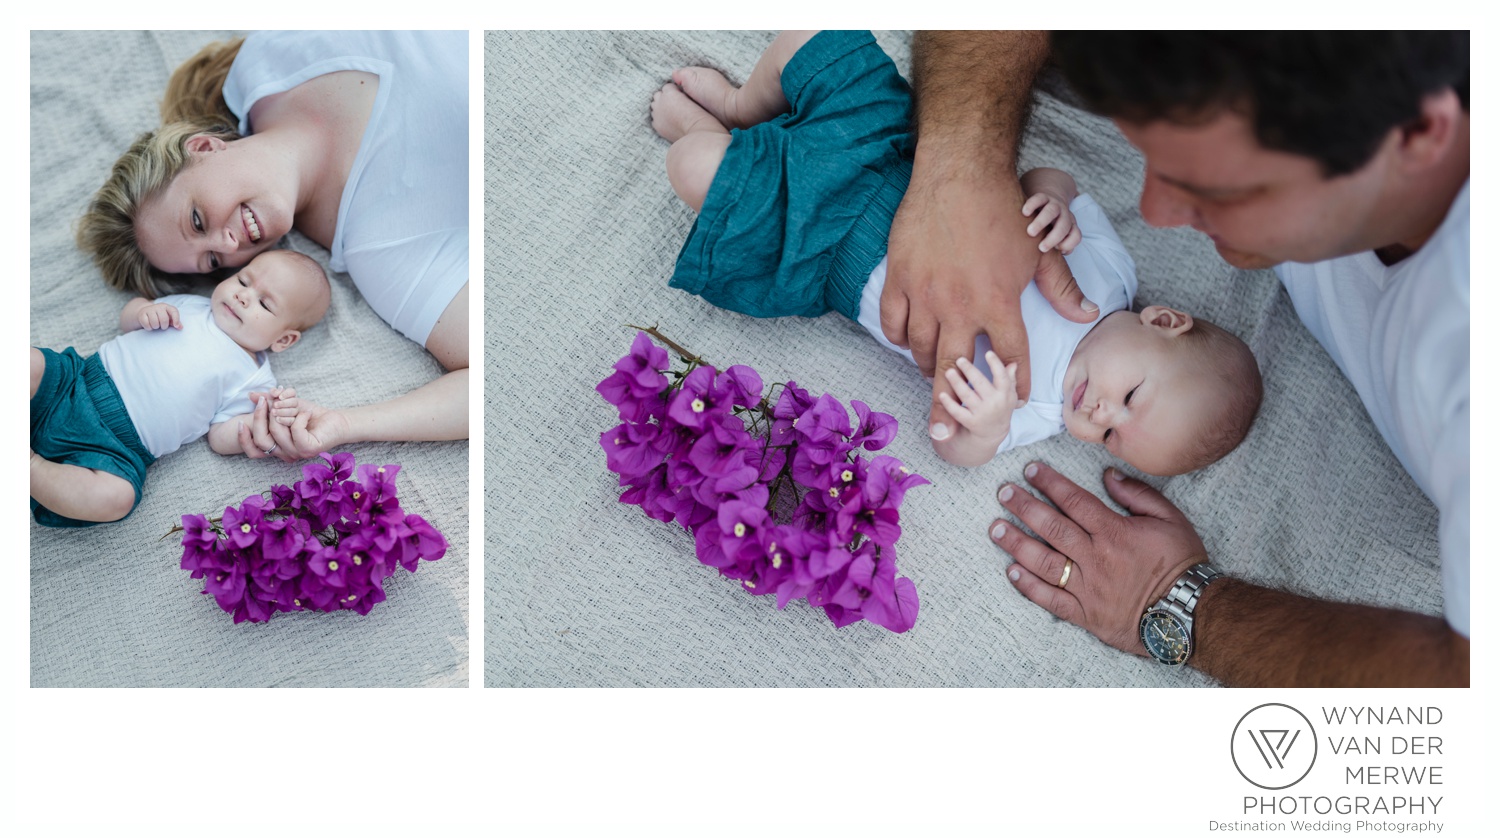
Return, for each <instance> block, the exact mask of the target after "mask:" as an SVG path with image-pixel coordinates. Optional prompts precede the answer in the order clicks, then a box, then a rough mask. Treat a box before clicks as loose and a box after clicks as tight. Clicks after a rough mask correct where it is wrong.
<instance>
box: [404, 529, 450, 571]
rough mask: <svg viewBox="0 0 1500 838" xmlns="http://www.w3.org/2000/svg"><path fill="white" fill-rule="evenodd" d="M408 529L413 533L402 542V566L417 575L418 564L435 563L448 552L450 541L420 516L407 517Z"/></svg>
mask: <svg viewBox="0 0 1500 838" xmlns="http://www.w3.org/2000/svg"><path fill="white" fill-rule="evenodd" d="M406 528H407V529H408V530H409V531H410V532H411V534H410V535H408V536H407V537H406V538H405V539H403V540H402V542H401V544H402V547H403V549H402V552H401V557H400V559H399V561H400V563H401V566H402V567H404V568H406V569H407V570H409V571H411V572H413V573H415V572H416V570H417V562H419V561H423V562H435V561H437V560H438V559H441V558H442V557H443V555H444V554H445V553H447V552H448V539H446V538H443V534H442V533H440V532H438V531H437V529H436V528H435V527H433V526H432V525H431V524H429V523H427V519H426V518H423V517H422V516H420V515H407V516H406Z"/></svg>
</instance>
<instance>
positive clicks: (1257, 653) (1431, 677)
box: [1192, 578, 1469, 687]
mask: <svg viewBox="0 0 1500 838" xmlns="http://www.w3.org/2000/svg"><path fill="white" fill-rule="evenodd" d="M1193 632H1194V636H1195V640H1196V643H1197V649H1196V651H1195V652H1194V653H1193V658H1192V665H1193V666H1195V667H1197V668H1198V669H1201V670H1203V671H1204V672H1206V673H1208V674H1209V675H1211V676H1213V677H1214V678H1216V679H1218V680H1219V681H1221V682H1223V683H1224V684H1226V685H1229V686H1236V687H1269V686H1278V687H1288V686H1296V687H1345V686H1366V687H1379V686H1385V687H1415V686H1464V687H1466V686H1468V685H1469V641H1468V639H1467V638H1465V637H1463V636H1462V635H1460V634H1458V633H1457V632H1455V631H1453V630H1452V629H1451V628H1450V627H1449V626H1448V624H1447V623H1446V622H1444V621H1443V620H1442V619H1440V618H1438V617H1429V616H1424V615H1421V614H1413V613H1411V612H1408V611H1397V610H1394V609H1390V608H1376V607H1373V606H1368V605H1353V604H1350V603H1340V602H1327V601H1324V600H1316V599H1309V598H1307V597H1302V596H1297V595H1296V594H1290V593H1286V592H1285V591H1277V590H1274V589H1271V588H1262V587H1259V586H1257V585H1252V584H1250V583H1248V582H1244V581H1241V580H1239V579H1229V578H1225V579H1220V580H1218V581H1216V582H1213V583H1212V584H1210V585H1209V586H1208V587H1207V588H1205V589H1204V593H1203V598H1202V599H1201V600H1200V601H1199V603H1198V606H1197V610H1196V614H1195V619H1194V627H1193Z"/></svg>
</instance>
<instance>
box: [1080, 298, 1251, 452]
mask: <svg viewBox="0 0 1500 838" xmlns="http://www.w3.org/2000/svg"><path fill="white" fill-rule="evenodd" d="M1186 317H1187V315H1184V314H1182V313H1181V312H1176V311H1173V310H1171V309H1166V308H1164V307H1162V306H1150V307H1148V308H1147V309H1146V310H1145V311H1143V312H1141V313H1140V314H1137V313H1135V312H1130V311H1120V312H1116V313H1114V314H1112V315H1110V316H1109V317H1107V318H1105V320H1104V322H1102V323H1100V324H1099V325H1098V326H1096V327H1094V329H1093V331H1091V332H1089V333H1088V335H1086V336H1085V337H1084V339H1083V341H1081V342H1080V343H1079V344H1078V349H1076V350H1075V351H1074V352H1073V359H1072V361H1070V362H1069V363H1068V371H1067V372H1066V373H1065V374H1064V375H1063V423H1064V424H1065V425H1066V426H1067V429H1068V433H1070V434H1072V435H1073V436H1075V437H1077V438H1078V439H1081V440H1083V441H1084V442H1092V443H1097V444H1100V445H1103V446H1104V447H1105V448H1107V449H1109V452H1110V453H1111V454H1113V455H1115V456H1116V457H1119V458H1120V459H1122V460H1124V461H1125V462H1127V463H1129V464H1131V465H1132V466H1135V467H1136V468H1138V469H1140V470H1141V471H1143V472H1146V473H1147V474H1176V473H1180V472H1181V471H1182V470H1183V466H1182V464H1183V463H1184V462H1185V461H1187V460H1189V459H1190V454H1189V452H1191V451H1192V450H1194V448H1195V443H1196V442H1197V437H1198V435H1199V434H1200V433H1201V432H1202V429H1203V420H1202V417H1203V416H1204V415H1206V411H1207V410H1208V408H1209V406H1210V404H1211V403H1212V402H1213V401H1214V399H1215V398H1217V397H1216V395H1215V394H1216V392H1217V390H1218V387H1219V386H1222V385H1221V384H1220V383H1219V382H1216V381H1214V380H1213V379H1212V377H1211V376H1210V375H1208V374H1207V373H1206V370H1205V365H1204V364H1202V363H1199V362H1198V361H1196V360H1195V359H1194V358H1193V356H1192V354H1191V352H1190V351H1188V349H1187V343H1188V341H1186V340H1184V339H1183V338H1182V336H1181V331H1179V327H1180V325H1181V324H1182V323H1183V320H1182V318H1186ZM1186 322H1187V324H1189V325H1191V319H1190V318H1189V319H1187V320H1186Z"/></svg>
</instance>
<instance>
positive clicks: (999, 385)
mask: <svg viewBox="0 0 1500 838" xmlns="http://www.w3.org/2000/svg"><path fill="white" fill-rule="evenodd" d="M984 358H985V360H986V361H988V362H989V365H990V369H992V370H994V371H995V388H996V389H997V390H999V391H1000V392H1002V393H1005V394H1006V395H1007V396H1010V398H1011V399H1012V400H1016V365H1015V364H1005V365H1004V366H1002V365H1001V364H1000V356H998V355H996V354H995V353H994V352H986V353H984Z"/></svg>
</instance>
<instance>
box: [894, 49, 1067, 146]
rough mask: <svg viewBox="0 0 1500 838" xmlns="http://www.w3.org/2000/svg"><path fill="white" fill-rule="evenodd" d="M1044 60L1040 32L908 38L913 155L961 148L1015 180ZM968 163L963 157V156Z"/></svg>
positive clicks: (1045, 50) (1044, 53)
mask: <svg viewBox="0 0 1500 838" xmlns="http://www.w3.org/2000/svg"><path fill="white" fill-rule="evenodd" d="M1046 60H1047V34H1046V33H1045V32H1011V31H955V32H918V33H917V34H916V35H915V36H914V37H913V38H912V88H913V92H914V94H915V101H916V105H915V108H916V112H915V114H914V122H915V125H916V128H917V154H918V156H919V157H922V156H925V155H924V154H923V146H924V144H925V145H926V146H927V149H928V152H929V153H930V152H932V151H936V150H937V149H936V148H934V146H944V147H945V151H946V152H947V153H945V155H944V156H945V157H948V158H951V157H952V154H951V152H952V150H953V148H954V147H955V146H958V147H964V148H967V149H968V150H969V151H970V152H971V154H973V155H978V156H977V157H969V159H972V160H975V161H976V162H978V161H983V162H985V163H986V164H988V165H994V166H1007V167H1009V169H1010V170H1011V171H1012V173H1014V169H1015V161H1016V154H1017V151H1018V149H1019V148H1020V143H1021V134H1022V133H1023V131H1024V129H1025V127H1026V116H1027V113H1028V111H1029V109H1030V105H1031V85H1032V82H1033V81H1034V80H1035V79H1036V74H1037V73H1038V72H1039V71H1040V70H1041V68H1042V66H1043V65H1044V64H1045V63H1046ZM966 157H967V156H966Z"/></svg>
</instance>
